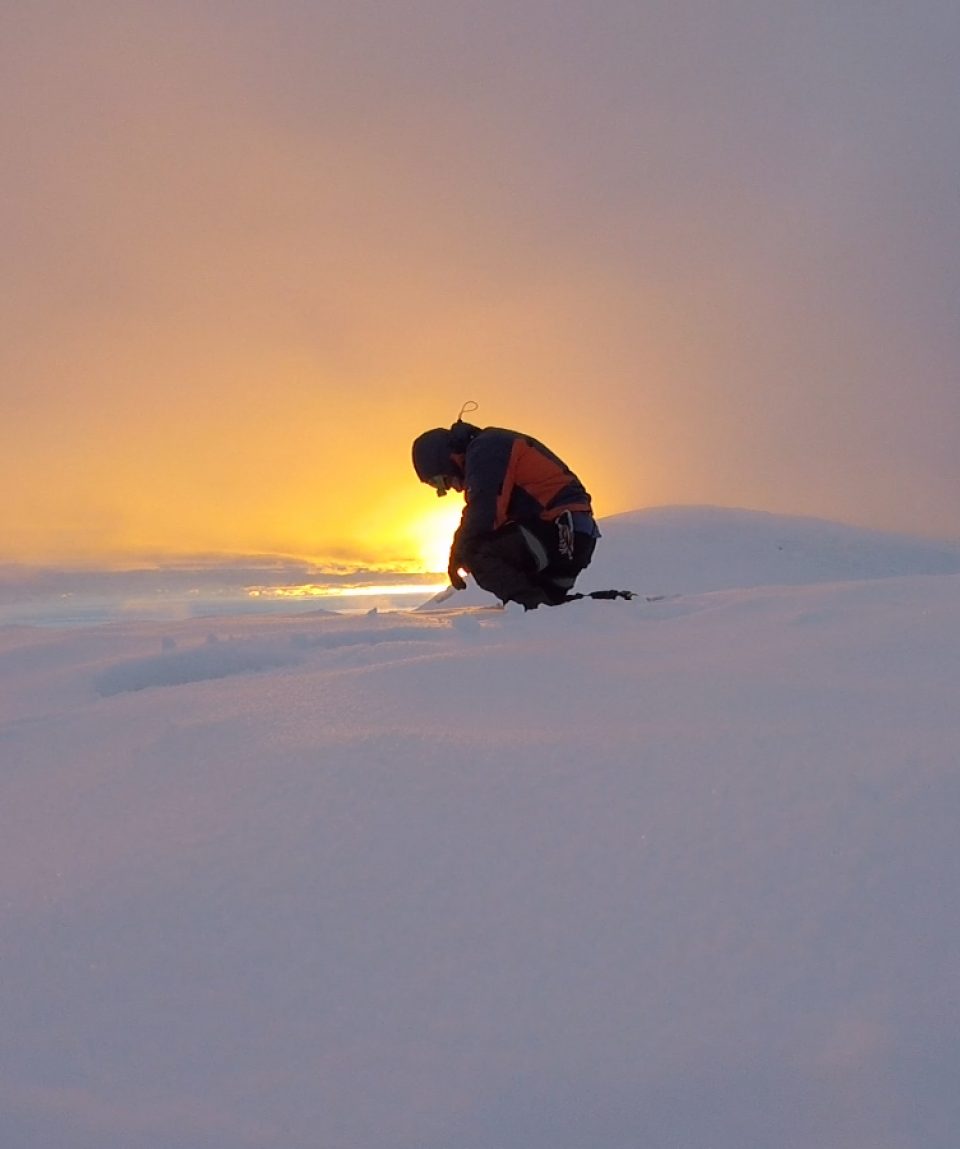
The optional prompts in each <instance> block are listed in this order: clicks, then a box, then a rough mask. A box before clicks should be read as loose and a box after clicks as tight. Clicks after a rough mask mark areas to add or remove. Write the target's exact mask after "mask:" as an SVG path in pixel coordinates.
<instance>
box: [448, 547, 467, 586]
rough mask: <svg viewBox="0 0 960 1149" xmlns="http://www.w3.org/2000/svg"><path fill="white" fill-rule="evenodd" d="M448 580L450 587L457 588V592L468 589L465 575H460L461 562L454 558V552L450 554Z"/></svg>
mask: <svg viewBox="0 0 960 1149" xmlns="http://www.w3.org/2000/svg"><path fill="white" fill-rule="evenodd" d="M447 578H448V579H449V580H450V585H451V586H452V587H456V589H457V590H466V589H467V584H466V582H465V581H464V578H463V575H461V573H460V562H459V561H458V560H457V559H456V558H454V556H453V553H452V552H451V554H450V565H449V566H448V567H447Z"/></svg>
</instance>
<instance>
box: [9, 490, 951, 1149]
mask: <svg viewBox="0 0 960 1149" xmlns="http://www.w3.org/2000/svg"><path fill="white" fill-rule="evenodd" d="M602 526H603V529H604V534H605V538H604V540H603V541H602V542H601V544H600V549H599V550H598V556H597V560H596V562H595V564H594V566H593V567H592V568H591V569H590V570H589V571H588V572H587V574H586V575H585V576H584V577H583V579H582V580H581V582H582V586H583V588H584V589H591V588H593V587H604V586H608V585H614V586H624V587H627V588H629V589H634V590H637V591H640V592H644V593H649V594H651V595H653V594H664V595H668V596H670V597H666V598H663V599H661V600H660V601H656V602H640V601H634V602H630V603H625V602H622V601H618V602H594V601H583V602H578V603H573V604H571V605H569V606H565V607H562V608H559V609H556V610H545V609H544V610H539V611H536V612H532V613H529V614H524V613H523V612H522V611H519V610H517V611H514V610H513V609H507V610H506V611H498V610H487V609H483V607H482V605H481V604H482V602H483V601H484V599H483V596H480V595H479V592H476V591H467V592H464V593H463V595H462V596H458V597H455V598H454V599H452V600H450V601H449V602H448V603H446V604H442V606H441V607H440V608H437V609H434V610H430V611H423V612H402V613H401V612H398V613H393V614H385V613H381V614H371V615H369V616H363V615H360V616H356V615H330V614H318V615H308V616H304V615H300V616H293V617H286V618H282V617H269V618H262V617H260V618H258V617H243V616H237V617H233V618H217V619H216V620H210V619H206V620H200V619H195V620H190V621H184V622H177V623H157V622H123V623H117V624H112V625H107V626H100V627H92V628H88V629H79V630H78V629H74V630H54V629H34V628H28V627H8V628H5V629H2V630H0V761H2V769H0V787H2V790H0V798H2V800H0V912H2V932H0V947H2V971H3V977H2V979H0V1005H2V1018H3V1025H2V1027H0V1145H3V1146H4V1147H7V1146H9V1147H10V1149H34V1147H37V1149H39V1147H41V1146H42V1147H44V1149H46V1147H49V1146H57V1147H58V1149H249V1147H255V1149H260V1147H263V1149H266V1147H271V1149H272V1147H277V1149H641V1147H642V1149H706V1147H708V1146H709V1147H710V1149H827V1147H829V1149H955V1146H956V1145H957V1143H958V1142H957V1138H958V1132H957V1131H958V1130H960V1089H958V1087H957V1083H958V1080H960V973H958V971H960V965H958V953H960V915H958V910H957V889H958V888H960V843H958V835H957V826H958V819H960V711H958V685H960V549H958V548H957V547H954V546H951V545H948V544H944V545H940V546H938V545H936V544H932V543H930V544H928V543H923V542H918V541H916V540H910V539H899V538H893V537H891V536H886V535H876V534H872V533H867V532H861V531H855V530H852V529H850V528H845V527H839V526H837V525H835V524H825V523H816V522H812V521H809V520H793V519H783V518H774V517H772V516H763V515H756V514H752V513H748V512H724V511H718V510H711V509H700V510H685V511H676V510H674V511H658V512H645V513H642V514H637V515H631V516H620V517H618V518H615V519H612V520H608V521H606V522H605V523H604V524H602ZM461 604H465V605H461ZM471 604H472V605H471Z"/></svg>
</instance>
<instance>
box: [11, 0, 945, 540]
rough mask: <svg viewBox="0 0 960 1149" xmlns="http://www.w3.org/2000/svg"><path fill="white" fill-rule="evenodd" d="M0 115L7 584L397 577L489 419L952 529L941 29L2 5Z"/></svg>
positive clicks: (653, 488)
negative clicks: (167, 569) (99, 571)
mask: <svg viewBox="0 0 960 1149" xmlns="http://www.w3.org/2000/svg"><path fill="white" fill-rule="evenodd" d="M0 121H2V130H3V135H4V139H5V141H6V143H5V146H4V148H3V158H2V160H0V163H2V165H3V171H2V176H3V178H2V181H0V227H2V234H3V248H4V263H5V275H4V282H3V288H2V294H0V321H2V325H3V330H4V333H5V334H4V340H3V346H2V347H0V388H2V400H3V410H4V418H3V427H2V430H0V482H2V483H3V484H4V488H5V490H6V491H7V492H8V494H10V493H11V492H12V493H13V494H14V497H12V498H11V499H10V500H9V502H5V503H4V504H2V507H3V509H0V536H2V538H4V539H5V540H6V542H5V543H4V544H0V545H2V546H4V547H5V549H4V550H3V552H2V554H0V559H2V558H4V557H12V558H18V557H19V558H23V557H27V558H31V557H32V558H37V557H41V558H47V559H50V558H54V559H56V558H64V559H65V558H69V557H71V556H76V555H81V554H87V555H91V556H96V555H97V554H98V553H100V554H103V555H118V554H122V553H127V552H129V553H133V552H136V551H138V550H141V551H142V550H144V549H151V550H155V551H157V550H158V551H161V552H164V551H171V552H173V551H184V550H196V551H200V550H203V551H231V550H248V551H249V550H258V549H259V550H263V549H266V550H270V549H273V550H283V551H285V552H288V553H298V554H305V555H310V556H311V557H316V556H318V555H321V554H327V555H332V556H337V557H340V558H342V559H347V560H349V559H351V558H353V557H356V558H357V559H358V560H360V559H370V558H371V557H374V558H375V557H378V556H379V555H387V554H389V555H391V556H395V557H396V556H400V557H402V555H403V554H405V553H406V551H405V550H404V548H405V547H407V546H408V540H407V539H406V536H405V535H404V531H403V529H402V523H403V522H405V521H406V520H407V519H408V518H409V517H410V516H411V515H413V514H415V509H414V508H415V507H416V506H417V505H419V504H418V500H420V499H422V497H423V496H422V491H420V490H417V489H416V487H417V485H416V483H415V480H413V478H412V475H411V473H410V471H409V456H408V451H409V442H410V439H411V438H412V437H413V435H414V434H416V433H417V432H418V431H419V430H421V429H423V428H424V427H427V426H432V425H437V424H440V423H447V422H450V421H451V420H452V419H453V418H454V417H455V416H456V414H457V411H458V410H459V407H460V405H461V403H462V402H463V400H465V399H468V398H470V399H476V400H478V401H479V402H480V404H481V408H480V411H479V413H478V418H479V420H480V421H481V422H486V423H497V424H501V425H507V426H515V427H518V428H520V429H522V430H526V431H529V432H531V433H533V434H536V435H538V436H539V437H541V438H544V439H545V440H546V441H547V442H548V443H549V444H550V445H551V446H553V447H554V449H555V450H557V451H558V452H559V453H560V454H561V455H563V456H564V457H565V458H566V459H567V460H568V462H570V463H571V465H573V466H574V467H575V469H576V470H578V471H579V472H580V473H581V475H582V477H583V478H584V479H585V481H586V482H587V485H588V487H589V488H590V489H591V491H592V492H593V494H594V496H595V499H596V502H597V509H598V511H599V513H601V514H604V513H611V512H614V511H620V510H627V509H632V508H635V507H640V506H649V505H655V504H662V503H718V504H727V505H740V506H747V507H756V508H760V509H767V510H773V511H787V512H798V513H805V514H815V515H819V516H823V517H830V518H838V519H842V520H845V521H848V522H853V523H859V524H865V525H871V526H879V527H884V528H891V529H903V530H912V531H915V532H919V533H928V534H940V535H949V536H953V537H957V536H960V479H958V463H957V454H958V452H957V447H956V438H957V430H958V427H960V370H958V368H960V334H958V332H960V259H958V256H960V131H958V124H960V9H958V7H957V5H956V4H955V3H953V2H951V3H946V2H939V0H938V2H933V0H920V2H918V3H912V4H908V3H889V2H886V0H869V2H868V0H850V2H843V0H840V2H837V0H834V2H833V3H818V2H812V3H811V2H809V0H805V2H802V3H801V2H797V3H790V2H788V3H778V4H773V3H758V2H753V3H749V2H744V3H738V2H728V3H724V4H717V3H715V2H708V0H701V2H686V0H672V2H670V3H667V2H662V3H660V2H653V3H639V2H635V3H622V2H620V0H613V2H605V3H597V2H596V0H594V2H593V3H572V2H564V0H557V2H554V3H547V2H526V3H525V2H522V0H520V2H516V0H514V2H511V3H505V2H500V0H486V2H483V3H466V2H463V0H443V2H439V0H437V2H409V3H408V2H403V0H383V2H381V3H363V2H360V0H350V2H349V3H346V2H344V3H341V2H339V0H334V2H327V3H306V2H302V3H295V2H292V0H274V2H271V3H269V4H268V3H248V2H246V0H231V2H229V3H228V2H226V0H219V2H215V0H210V2H207V3H201V2H196V0H192V2H190V3H178V2H166V3H164V4H153V3H150V4H147V3H143V4H138V3H103V2H97V0H92V2H86V3H84V4H67V3H43V2H42V0H41V2H39V3H31V4H29V5H27V4H22V5H21V4H16V3H6V4H3V5H2V7H0ZM347 475H349V476H350V479H349V481H346V480H345V476H347ZM398 524H401V525H399V526H398Z"/></svg>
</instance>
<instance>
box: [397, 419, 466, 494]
mask: <svg viewBox="0 0 960 1149" xmlns="http://www.w3.org/2000/svg"><path fill="white" fill-rule="evenodd" d="M479 434H480V428H479V427H474V425H473V424H472V423H464V422H463V420H462V419H461V420H458V421H457V422H456V423H454V425H453V426H452V427H451V428H450V429H449V430H448V429H447V428H446V427H434V428H433V430H431V431H424V432H423V434H422V435H418V436H417V438H416V439H414V441H413V469H414V470H415V471H416V472H417V478H418V479H419V480H420V482H421V483H425V482H427V481H428V480H429V479H432V478H434V476H436V475H455V476H457V477H459V478H462V477H463V468H462V467H461V466H460V465H459V464H458V463H457V462H456V460H455V459H454V458H453V456H454V455H463V454H464V452H465V451H466V449H467V446H468V444H469V443H470V441H471V439H473V438H474V437H475V436H476V435H479Z"/></svg>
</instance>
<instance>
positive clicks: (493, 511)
mask: <svg viewBox="0 0 960 1149" xmlns="http://www.w3.org/2000/svg"><path fill="white" fill-rule="evenodd" d="M413 466H414V469H415V470H416V472H417V475H418V477H419V478H420V480H421V482H424V483H427V484H428V485H429V486H431V487H433V488H434V490H435V491H436V492H437V494H438V495H445V494H446V493H447V491H450V490H453V491H463V492H464V497H465V505H464V508H463V515H462V517H461V520H460V526H459V527H458V528H457V531H456V534H455V535H454V537H453V543H452V545H451V548H450V563H449V568H448V573H449V575H450V582H451V583H452V584H453V585H454V586H455V587H457V588H458V589H461V590H462V589H463V587H464V586H466V583H465V582H464V581H463V577H462V575H461V573H460V572H461V571H466V572H467V573H469V574H471V575H473V578H474V580H475V582H476V583H477V585H478V586H480V587H482V588H483V589H484V590H487V591H489V592H490V593H491V594H493V595H496V597H497V598H499V599H500V600H501V601H503V602H519V603H521V604H522V605H523V606H524V607H525V608H526V609H527V610H533V609H535V608H536V607H538V606H544V605H550V606H552V605H556V604H557V603H561V602H563V601H564V600H565V599H566V597H567V595H568V594H569V593H570V592H571V591H572V589H573V586H574V583H575V582H576V579H577V576H578V575H579V574H580V572H581V571H582V570H583V569H584V568H585V567H586V566H588V565H589V563H590V559H591V558H592V557H593V550H594V547H595V546H596V543H597V539H598V538H599V537H600V532H599V530H598V529H597V524H596V522H595V520H594V517H593V509H592V506H591V503H590V496H589V495H588V494H587V492H586V490H585V489H584V487H583V484H582V483H581V482H580V480H579V479H578V478H577V476H576V475H575V474H574V473H573V472H572V471H571V470H570V468H569V467H567V465H566V464H565V463H564V462H563V461H562V460H561V459H559V458H558V457H557V456H556V455H555V454H554V453H553V452H552V451H550V450H549V448H547V447H545V446H544V445H543V443H540V442H539V441H538V440H536V439H534V438H533V437H532V436H530V435H523V434H520V433H519V432H517V431H508V430H505V429H504V428H502V427H485V428H482V429H481V428H480V427H475V426H473V424H472V423H466V422H464V421H463V420H462V419H458V420H457V422H456V423H454V424H453V426H452V427H451V428H450V429H449V430H447V429H446V428H444V427H437V428H435V429H434V430H432V431H425V432H424V433H423V434H422V435H420V436H419V437H418V438H417V439H416V440H415V441H414V444H413Z"/></svg>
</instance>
